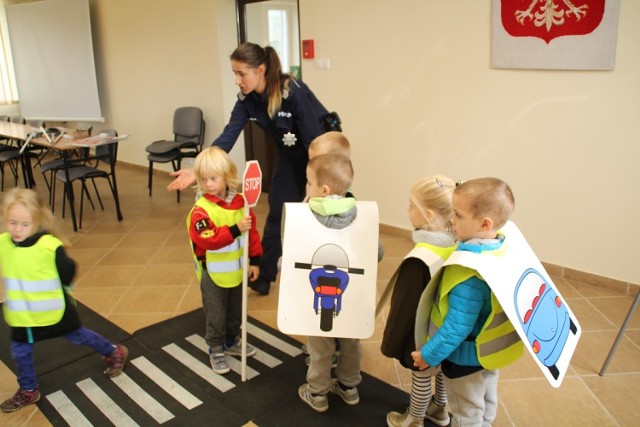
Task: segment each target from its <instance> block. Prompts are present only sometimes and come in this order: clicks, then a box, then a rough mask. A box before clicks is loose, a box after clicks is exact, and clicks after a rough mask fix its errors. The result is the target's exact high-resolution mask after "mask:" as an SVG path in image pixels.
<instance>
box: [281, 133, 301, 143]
mask: <svg viewBox="0 0 640 427" xmlns="http://www.w3.org/2000/svg"><path fill="white" fill-rule="evenodd" d="M297 140H298V139H297V138H296V136H295V134H293V133H291V132H287V133H285V134H284V136H283V137H282V143H283V144H284V145H285V146H286V147H293V146H294V145H296V141H297Z"/></svg>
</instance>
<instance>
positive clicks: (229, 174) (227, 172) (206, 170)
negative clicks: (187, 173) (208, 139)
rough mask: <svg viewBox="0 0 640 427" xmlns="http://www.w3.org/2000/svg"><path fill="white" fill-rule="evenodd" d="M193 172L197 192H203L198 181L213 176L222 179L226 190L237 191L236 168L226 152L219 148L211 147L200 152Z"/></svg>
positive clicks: (238, 181)
mask: <svg viewBox="0 0 640 427" xmlns="http://www.w3.org/2000/svg"><path fill="white" fill-rule="evenodd" d="M193 170H194V172H195V174H196V186H197V187H198V190H199V191H205V189H204V187H203V186H202V182H201V181H200V180H201V179H202V178H212V177H214V176H220V177H222V178H224V180H225V182H226V183H227V188H231V189H233V190H234V191H238V189H239V188H238V187H239V185H240V180H239V179H238V168H237V167H236V164H235V163H233V160H231V158H230V157H229V155H228V154H227V152H226V151H224V150H223V149H222V148H220V147H216V146H213V147H209V148H207V149H205V150H202V152H201V153H200V154H198V156H197V157H196V161H195V163H194V165H193Z"/></svg>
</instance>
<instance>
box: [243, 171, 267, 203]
mask: <svg viewBox="0 0 640 427" xmlns="http://www.w3.org/2000/svg"><path fill="white" fill-rule="evenodd" d="M242 188H243V190H242V191H243V193H244V199H245V200H246V201H247V206H249V207H250V208H252V207H254V206H255V205H257V204H258V199H259V198H260V193H261V192H262V171H261V170H260V164H258V161H257V160H250V161H248V162H247V166H246V168H245V170H244V175H242Z"/></svg>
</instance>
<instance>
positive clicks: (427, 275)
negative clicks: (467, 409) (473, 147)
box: [381, 175, 455, 427]
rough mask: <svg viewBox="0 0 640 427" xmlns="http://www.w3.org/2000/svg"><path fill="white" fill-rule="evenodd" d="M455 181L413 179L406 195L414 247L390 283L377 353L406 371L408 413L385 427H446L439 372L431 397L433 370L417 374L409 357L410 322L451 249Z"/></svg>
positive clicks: (412, 344) (412, 346) (389, 418)
mask: <svg viewBox="0 0 640 427" xmlns="http://www.w3.org/2000/svg"><path fill="white" fill-rule="evenodd" d="M454 188H455V184H454V182H453V181H452V180H451V179H450V178H448V177H446V176H442V175H435V176H433V177H429V176H427V177H423V178H420V179H418V180H416V181H415V182H414V183H413V185H412V186H411V190H410V192H409V209H408V213H409V220H410V221H411V225H412V226H413V228H414V231H413V241H414V242H415V244H416V246H415V247H414V249H413V250H412V251H411V252H409V254H408V255H407V256H406V257H405V259H404V260H403V261H402V263H401V264H400V267H398V270H397V271H396V273H395V274H394V276H393V278H392V279H391V280H392V281H394V283H392V284H390V285H391V286H393V293H392V295H391V306H390V309H389V317H388V318H387V324H386V327H385V329H384V334H383V337H382V346H381V350H382V354H384V355H385V356H387V357H393V358H396V359H398V361H399V362H400V364H401V365H402V366H404V367H405V368H408V369H412V372H411V395H410V398H409V408H408V409H407V411H406V412H405V413H404V414H400V413H398V412H390V413H389V414H388V415H387V425H388V426H390V427H394V426H402V427H406V426H422V425H424V421H423V419H424V418H425V417H426V418H427V419H428V420H429V421H431V422H432V423H434V424H436V425H439V426H446V425H448V424H449V413H448V412H447V410H446V408H445V406H446V404H447V394H446V392H445V390H444V380H443V376H442V372H441V371H440V370H437V373H436V387H435V388H436V393H435V395H434V396H433V399H432V398H431V375H432V370H431V369H428V370H424V371H420V370H418V369H417V368H415V367H414V366H413V358H412V357H411V352H412V351H415V350H416V340H415V321H416V316H415V314H416V310H417V308H418V302H419V301H420V295H421V294H422V292H423V291H424V289H425V288H426V286H427V283H429V281H430V280H431V277H432V276H434V275H435V273H436V271H438V270H439V269H440V267H441V266H442V263H443V262H444V260H446V259H447V258H448V257H449V255H450V254H451V253H452V252H453V251H454V250H455V239H454V237H453V235H452V234H451V231H450V230H451V227H450V222H449V221H450V219H451V216H452V215H453V210H452V208H451V195H452V193H453V189H454Z"/></svg>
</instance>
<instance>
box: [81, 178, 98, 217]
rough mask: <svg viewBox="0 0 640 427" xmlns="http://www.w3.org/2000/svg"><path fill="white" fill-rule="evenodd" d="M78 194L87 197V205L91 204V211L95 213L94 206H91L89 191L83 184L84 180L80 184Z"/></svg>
mask: <svg viewBox="0 0 640 427" xmlns="http://www.w3.org/2000/svg"><path fill="white" fill-rule="evenodd" d="M80 193H81V194H86V195H87V200H89V203H91V209H93V210H94V211H95V210H96V205H94V204H93V199H92V198H91V194H89V189H88V188H87V186H86V185H85V183H84V179H83V180H82V184H81V186H80Z"/></svg>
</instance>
